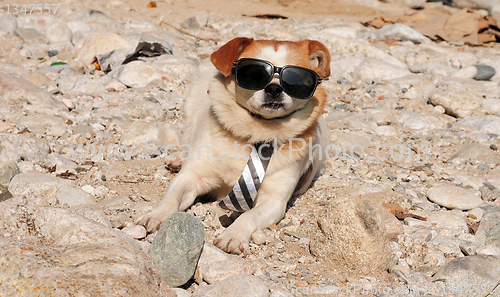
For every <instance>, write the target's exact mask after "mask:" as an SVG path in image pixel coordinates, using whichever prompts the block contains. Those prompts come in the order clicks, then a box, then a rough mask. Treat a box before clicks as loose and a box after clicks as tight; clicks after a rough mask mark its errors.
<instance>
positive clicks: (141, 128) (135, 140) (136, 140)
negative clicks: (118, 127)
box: [120, 121, 160, 147]
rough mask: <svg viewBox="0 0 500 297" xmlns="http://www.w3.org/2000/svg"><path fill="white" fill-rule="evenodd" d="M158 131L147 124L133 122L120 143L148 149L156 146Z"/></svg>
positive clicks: (152, 125) (153, 126)
mask: <svg viewBox="0 0 500 297" xmlns="http://www.w3.org/2000/svg"><path fill="white" fill-rule="evenodd" d="M159 131H160V129H159V128H158V127H156V126H155V125H154V124H151V123H148V122H140V121H137V122H134V123H132V124H131V125H130V126H129V127H128V128H127V130H126V131H125V132H124V133H123V135H122V138H121V141H120V143H121V144H123V145H134V146H135V147H138V146H146V145H149V146H150V147H152V146H154V145H155V144H156V145H158V133H159Z"/></svg>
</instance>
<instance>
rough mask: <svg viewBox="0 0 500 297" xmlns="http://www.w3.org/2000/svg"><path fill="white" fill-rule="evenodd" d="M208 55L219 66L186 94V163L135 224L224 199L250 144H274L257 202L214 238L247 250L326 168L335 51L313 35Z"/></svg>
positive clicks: (249, 42) (232, 46) (236, 43)
mask: <svg viewBox="0 0 500 297" xmlns="http://www.w3.org/2000/svg"><path fill="white" fill-rule="evenodd" d="M211 62H212V64H213V66H215V68H216V69H213V70H212V71H211V70H208V71H207V70H205V71H204V72H205V76H204V77H202V78H201V79H200V80H198V81H197V82H195V83H194V84H193V87H192V88H191V90H190V91H189V92H188V94H187V98H186V101H185V106H184V108H185V115H186V129H185V133H184V135H183V138H184V139H183V141H184V143H185V145H183V146H184V148H183V147H181V149H183V151H182V153H181V158H182V159H183V163H182V168H181V170H180V172H179V173H178V174H177V175H176V176H175V177H174V178H173V179H172V181H171V182H170V185H169V186H168V189H167V192H166V194H165V197H164V198H163V199H162V200H161V201H160V203H159V204H158V207H157V208H156V209H155V210H153V211H152V212H150V213H147V214H145V215H143V216H142V217H141V218H140V219H139V220H138V221H137V224H141V225H144V226H145V227H146V229H147V230H148V232H152V231H155V230H156V229H157V228H158V227H159V225H160V224H161V223H162V222H163V221H164V220H165V219H166V218H168V217H169V216H170V215H171V214H172V213H174V212H177V211H183V210H185V209H187V208H188V207H190V206H191V205H192V204H193V202H194V201H195V199H196V197H198V196H201V195H205V194H210V195H212V196H214V197H216V198H217V199H218V200H221V199H223V198H224V197H226V196H227V195H228V194H229V193H230V192H231V191H232V189H233V187H234V186H235V185H236V184H237V183H238V180H239V178H240V176H241V175H242V171H243V169H244V168H245V165H246V164H247V161H248V159H249V156H250V155H251V153H252V150H254V152H255V150H256V149H255V147H254V148H252V146H254V145H255V144H258V143H261V144H262V143H266V144H270V145H272V147H273V152H272V156H271V157H270V158H269V157H268V160H269V161H268V165H267V171H266V172H265V176H264V179H263V180H262V181H261V183H260V188H259V189H258V192H257V195H256V197H255V200H254V201H253V205H251V207H252V208H251V209H250V210H249V211H246V212H244V213H242V214H241V215H240V216H239V217H238V218H237V219H236V220H235V221H234V222H233V223H232V224H231V225H230V226H229V227H228V228H227V229H225V230H224V232H223V233H222V234H220V236H218V238H217V239H216V240H215V241H214V243H215V244H216V245H217V246H219V247H220V248H221V249H223V250H224V251H226V252H231V253H238V254H240V253H244V254H245V255H246V254H247V253H248V252H249V245H248V242H249V240H250V237H251V235H252V233H253V232H254V231H256V230H258V229H264V228H266V227H269V226H270V225H271V224H274V223H277V222H278V221H279V220H280V219H281V218H283V216H284V213H285V210H286V205H287V202H288V200H289V199H290V197H291V196H292V195H293V194H297V195H298V194H302V193H304V192H305V191H306V190H307V189H308V188H309V186H310V185H311V182H312V180H313V178H314V177H315V176H316V175H317V174H319V171H320V169H321V167H322V166H321V165H322V161H323V160H324V159H325V157H326V156H325V146H326V145H327V143H328V141H329V137H328V128H327V127H326V126H325V124H324V121H323V120H322V119H321V114H322V113H323V108H324V106H325V104H326V93H325V91H324V89H323V88H322V87H321V84H320V82H321V80H322V79H327V78H328V77H329V76H330V53H329V52H328V49H327V48H326V47H325V46H324V45H323V44H321V43H319V42H317V41H311V40H304V41H300V42H290V41H275V40H254V39H250V38H236V39H233V40H231V41H229V42H228V43H227V44H225V45H223V46H222V47H221V48H219V49H218V50H217V51H215V52H214V53H213V54H212V56H211ZM212 68H213V67H212ZM260 152H261V151H260V150H259V153H260Z"/></svg>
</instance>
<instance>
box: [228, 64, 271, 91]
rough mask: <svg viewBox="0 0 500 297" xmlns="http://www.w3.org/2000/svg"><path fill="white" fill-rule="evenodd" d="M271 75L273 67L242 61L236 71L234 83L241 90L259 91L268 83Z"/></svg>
mask: <svg viewBox="0 0 500 297" xmlns="http://www.w3.org/2000/svg"><path fill="white" fill-rule="evenodd" d="M273 74H274V73H273V67H272V66H271V65H269V64H267V63H264V62H260V61H254V60H244V61H241V62H240V63H239V65H238V68H237V69H236V81H237V82H238V84H239V85H240V87H242V88H245V89H250V90H260V89H263V88H264V87H265V86H266V85H267V84H268V83H269V80H270V79H271V77H272V76H273Z"/></svg>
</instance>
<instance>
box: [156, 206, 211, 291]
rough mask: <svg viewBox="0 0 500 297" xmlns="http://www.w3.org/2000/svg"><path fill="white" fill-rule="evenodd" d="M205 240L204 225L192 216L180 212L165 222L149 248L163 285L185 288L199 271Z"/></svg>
mask: <svg viewBox="0 0 500 297" xmlns="http://www.w3.org/2000/svg"><path fill="white" fill-rule="evenodd" d="M204 240H205V231H204V227H203V224H202V223H201V222H200V221H199V220H198V219H196V218H195V217H194V216H193V215H191V214H188V213H185V212H177V213H174V214H173V215H171V216H170V217H169V218H168V219H167V220H165V221H164V222H163V223H162V225H161V227H160V230H158V234H157V235H156V237H155V239H154V240H153V242H152V243H151V246H150V248H149V253H150V254H151V256H152V257H153V258H154V259H155V262H156V265H157V266H158V269H159V272H160V276H161V279H162V281H163V282H165V283H167V284H168V285H170V286H172V287H177V286H181V285H183V284H185V283H186V282H187V281H188V280H189V279H190V278H191V277H192V276H193V275H194V273H195V271H196V265H197V263H198V259H199V257H200V255H201V251H202V248H203V242H204Z"/></svg>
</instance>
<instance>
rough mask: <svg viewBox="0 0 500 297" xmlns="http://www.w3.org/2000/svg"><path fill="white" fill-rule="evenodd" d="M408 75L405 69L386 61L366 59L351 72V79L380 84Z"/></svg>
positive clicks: (408, 72)
mask: <svg viewBox="0 0 500 297" xmlns="http://www.w3.org/2000/svg"><path fill="white" fill-rule="evenodd" d="M408 74H410V71H409V70H408V69H406V68H403V67H399V66H397V65H394V64H390V63H388V62H386V61H383V60H379V59H374V58H368V59H365V60H364V61H363V62H361V63H360V64H359V65H358V67H356V69H355V70H354V71H353V73H352V77H353V78H354V79H358V80H360V81H362V82H376V83H378V82H382V81H388V80H391V79H395V78H398V77H402V76H405V75H408Z"/></svg>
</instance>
